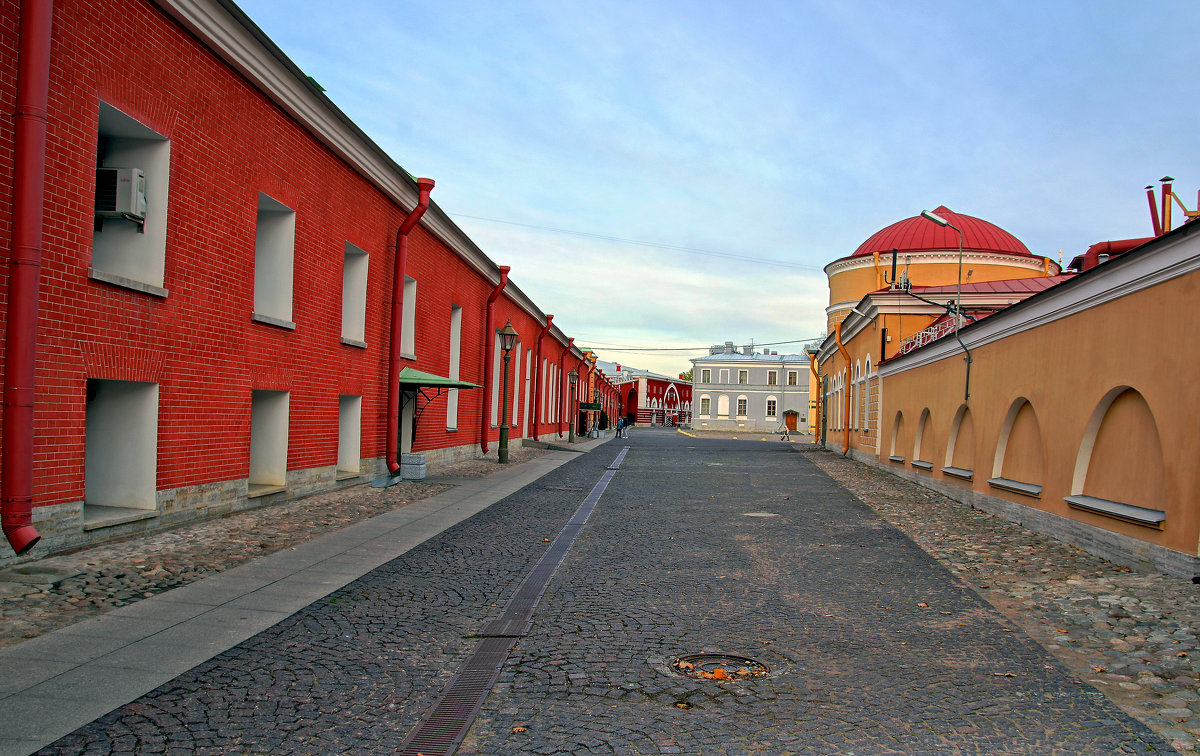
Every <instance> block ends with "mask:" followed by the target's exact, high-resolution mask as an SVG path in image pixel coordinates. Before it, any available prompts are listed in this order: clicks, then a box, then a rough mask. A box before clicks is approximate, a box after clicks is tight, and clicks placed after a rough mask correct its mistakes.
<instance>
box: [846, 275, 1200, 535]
mask: <svg viewBox="0 0 1200 756" xmlns="http://www.w3.org/2000/svg"><path fill="white" fill-rule="evenodd" d="M1198 296H1200V273H1192V274H1188V275H1186V276H1182V277H1179V278H1176V279H1173V280H1171V281H1167V282H1165V283H1162V284H1159V285H1156V286H1153V287H1151V288H1149V289H1146V290H1144V291H1141V292H1137V293H1134V294H1131V295H1129V296H1126V297H1123V298H1121V299H1118V300H1115V301H1112V302H1108V303H1105V304H1102V305H1099V306H1096V307H1093V308H1091V309H1088V310H1086V311H1084V312H1081V313H1079V314H1076V315H1073V316H1070V317H1067V318H1063V319H1060V320H1057V321H1054V322H1052V323H1048V324H1046V325H1043V326H1040V327H1037V328H1034V329H1031V330H1027V331H1024V332H1021V333H1017V334H1014V335H1012V336H1009V337H1007V338H1004V339H1001V340H999V341H996V342H993V343H992V344H988V345H984V346H980V347H978V348H976V349H974V350H973V353H974V360H975V361H974V364H973V365H972V371H971V386H970V388H971V398H970V400H969V406H970V407H971V410H972V414H973V416H974V423H973V425H974V429H973V435H974V439H975V449H976V450H977V459H978V460H981V462H980V464H981V465H984V466H985V469H981V470H977V474H976V476H975V480H974V481H973V483H967V482H965V481H959V480H956V479H954V478H950V477H944V476H942V474H941V473H940V472H939V471H938V470H937V469H936V468H935V470H934V471H932V472H931V473H925V474H929V475H931V476H933V477H935V478H940V479H943V480H945V481H948V482H952V483H954V484H956V485H963V486H970V487H972V488H974V489H975V490H977V491H979V492H981V493H986V494H988V495H991V496H996V497H1000V498H1005V499H1008V500H1011V501H1014V502H1018V503H1020V504H1023V505H1026V506H1033V507H1037V508H1039V509H1042V510H1045V511H1047V512H1051V513H1054V514H1056V515H1060V516H1062V517H1067V518H1071V519H1075V520H1079V521H1082V522H1086V523H1089V524H1091V525H1094V526H1096V527H1099V528H1103V529H1107V530H1111V531H1115V532H1119V533H1123V534H1125V535H1128V536H1131V537H1134V538H1137V539H1141V540H1144V541H1147V542H1150V543H1155V544H1158V545H1161V546H1165V547H1167V548H1170V549H1174V550H1177V551H1182V552H1185V553H1188V554H1196V553H1197V540H1198V533H1200V502H1197V500H1196V496H1197V491H1200V465H1198V464H1197V462H1198V461H1200V433H1198V432H1197V429H1196V422H1195V412H1196V409H1197V408H1198V407H1200V381H1197V380H1195V378H1194V376H1196V375H1197V374H1198V373H1200V350H1197V349H1196V348H1195V346H1194V344H1195V331H1196V329H1197V326H1198V323H1197V314H1196V311H1195V310H1194V309H1193V305H1192V303H1193V302H1195V301H1196V298H1197V297H1198ZM965 375H966V366H965V364H964V362H963V359H962V357H961V356H960V355H955V356H952V357H949V358H946V359H943V360H941V361H940V362H937V363H935V364H932V365H927V366H923V367H919V368H915V369H912V370H908V371H906V372H903V373H899V374H896V375H894V376H891V377H889V378H887V379H886V380H885V382H884V389H883V413H882V414H883V416H884V417H887V418H893V419H894V417H895V415H896V412H897V411H903V412H904V415H905V418H906V420H907V419H908V418H917V417H919V416H920V413H921V411H922V410H923V409H924V408H926V407H928V408H929V409H930V411H931V413H932V414H931V426H932V427H931V428H927V429H926V432H925V437H924V440H923V442H922V452H921V455H922V458H923V459H925V460H930V461H933V460H938V459H941V454H943V453H944V449H943V448H942V447H936V446H930V444H931V443H933V444H935V445H936V444H937V443H939V442H941V443H944V441H945V439H946V438H947V434H948V432H949V429H950V424H951V422H952V421H953V418H954V415H955V412H956V410H957V408H958V406H959V405H960V404H961V403H962V401H963V389H964V380H965ZM1121 387H1130V388H1132V389H1135V390H1136V392H1137V394H1130V395H1128V396H1119V397H1118V398H1117V399H1116V400H1115V401H1114V402H1113V406H1112V407H1111V408H1109V414H1108V415H1106V416H1105V419H1104V422H1103V424H1101V425H1100V426H1099V432H1098V433H1097V434H1096V444H1095V448H1094V449H1093V454H1094V460H1095V464H1093V465H1092V466H1090V467H1089V470H1088V477H1087V482H1086V485H1084V487H1083V488H1084V491H1083V493H1087V494H1089V495H1093V496H1101V497H1102V498H1112V499H1115V500H1118V501H1125V503H1129V504H1135V505H1137V506H1146V507H1150V508H1153V509H1161V510H1163V511H1165V512H1166V521H1165V523H1164V525H1163V528H1162V530H1158V529H1155V528H1151V527H1147V526H1143V525H1139V524H1135V523H1128V522H1124V521H1120V520H1116V519H1114V518H1110V517H1106V516H1103V515H1098V514H1093V513H1089V512H1083V511H1080V510H1076V509H1072V508H1070V507H1069V506H1068V505H1067V503H1066V502H1065V501H1064V497H1065V496H1068V495H1070V494H1072V493H1073V491H1072V482H1073V479H1074V478H1075V473H1076V460H1077V457H1078V455H1079V450H1080V446H1081V444H1082V443H1083V441H1084V438H1085V435H1086V434H1087V432H1088V426H1089V422H1090V421H1092V420H1093V417H1094V416H1096V414H1097V408H1098V407H1099V406H1100V405H1101V403H1102V402H1103V401H1105V399H1106V397H1108V396H1110V395H1111V393H1112V392H1113V391H1114V390H1118V389H1120V388H1121ZM1021 397H1024V398H1026V399H1027V400H1028V401H1029V403H1030V405H1031V410H1032V413H1031V415H1032V416H1036V422H1032V421H1033V417H1032V416H1031V417H1030V418H1029V420H1026V419H1024V418H1022V417H1018V422H1015V423H1014V430H1013V434H1012V437H1010V448H1011V455H1009V454H1006V460H1005V477H1011V478H1016V479H1023V478H1022V477H1021V476H1029V477H1037V476H1038V475H1039V473H1038V467H1039V465H1038V460H1036V459H1035V458H1034V457H1035V449H1036V443H1034V441H1033V439H1034V438H1035V437H1037V436H1040V438H1041V442H1042V458H1041V465H1040V468H1041V473H1040V476H1041V480H1030V481H1026V482H1034V483H1041V484H1042V485H1043V487H1044V489H1043V491H1042V495H1041V498H1040V499H1035V498H1031V497H1027V496H1021V495H1019V494H1013V493H1009V492H1005V491H1002V490H1000V489H994V488H992V487H990V486H989V485H988V484H987V477H988V474H989V473H990V472H991V469H990V468H991V465H990V464H987V462H986V460H990V459H994V455H995V450H996V448H997V443H998V441H999V437H1000V433H1001V431H1002V429H1003V426H1004V421H1005V419H1006V417H1007V415H1008V412H1009V410H1010V408H1011V407H1012V406H1013V403H1014V401H1016V400H1017V399H1019V398H1021ZM1139 402H1141V403H1143V404H1144V410H1143V409H1141V408H1139ZM1022 412H1024V410H1022ZM891 426H892V423H891V422H889V423H887V424H886V425H885V431H886V432H888V433H890V430H891ZM931 430H932V433H931V432H930V431H931ZM852 435H853V434H852ZM838 441H839V442H840V436H839V437H838ZM852 441H853V438H852ZM1155 441H1157V446H1156V444H1155ZM890 444H891V439H890V438H889V437H885V438H884V439H883V443H882V444H881V448H885V449H886V448H889V447H890ZM906 446H907V445H906V444H905V442H904V439H903V438H902V439H900V444H899V445H898V448H905V447H906ZM908 448H911V446H909V447H908ZM1156 448H1157V449H1158V450H1160V451H1158V452H1156ZM1156 454H1161V463H1159V462H1158V461H1157V459H1156ZM883 459H884V461H886V455H883ZM1009 464H1011V465H1012V473H1011V474H1009V471H1008V469H1007V466H1008V465H1009ZM1158 469H1161V471H1162V472H1161V474H1160V473H1158V472H1156V470H1158ZM1101 492H1105V493H1108V494H1110V495H1108V496H1105V493H1101ZM1121 497H1125V498H1123V499H1122V498H1121Z"/></svg>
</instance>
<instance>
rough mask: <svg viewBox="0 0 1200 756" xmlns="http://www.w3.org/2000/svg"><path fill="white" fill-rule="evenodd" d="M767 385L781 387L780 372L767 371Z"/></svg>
mask: <svg viewBox="0 0 1200 756" xmlns="http://www.w3.org/2000/svg"><path fill="white" fill-rule="evenodd" d="M767 385H768V386H777V385H779V371H777V370H768V371H767Z"/></svg>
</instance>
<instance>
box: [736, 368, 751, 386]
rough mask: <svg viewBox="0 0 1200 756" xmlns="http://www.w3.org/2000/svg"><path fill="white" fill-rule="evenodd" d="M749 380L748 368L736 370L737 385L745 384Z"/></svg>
mask: <svg viewBox="0 0 1200 756" xmlns="http://www.w3.org/2000/svg"><path fill="white" fill-rule="evenodd" d="M749 382H750V371H749V370H739V371H738V385H741V386H745V385H746V384H747V383H749Z"/></svg>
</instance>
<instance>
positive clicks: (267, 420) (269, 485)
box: [249, 391, 291, 496]
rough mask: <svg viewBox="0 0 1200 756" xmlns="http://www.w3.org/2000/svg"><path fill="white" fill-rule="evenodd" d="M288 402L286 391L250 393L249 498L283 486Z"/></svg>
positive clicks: (285, 465) (285, 477)
mask: <svg viewBox="0 0 1200 756" xmlns="http://www.w3.org/2000/svg"><path fill="white" fill-rule="evenodd" d="M290 399H291V397H290V395H289V394H288V392H287V391H251V392H250V476H249V484H250V485H249V495H250V496H261V495H263V494H267V493H272V492H274V491H278V490H280V489H281V488H283V487H284V486H286V485H287V452H288V406H289V403H290Z"/></svg>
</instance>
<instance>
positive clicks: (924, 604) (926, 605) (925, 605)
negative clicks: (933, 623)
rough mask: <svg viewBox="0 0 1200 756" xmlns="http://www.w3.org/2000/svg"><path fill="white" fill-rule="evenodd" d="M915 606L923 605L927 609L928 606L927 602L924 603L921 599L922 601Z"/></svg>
mask: <svg viewBox="0 0 1200 756" xmlns="http://www.w3.org/2000/svg"><path fill="white" fill-rule="evenodd" d="M917 606H922V607H925V608H927V609H928V608H929V604H926V603H925V602H923V601H922V602H921V603H919V604H917Z"/></svg>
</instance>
